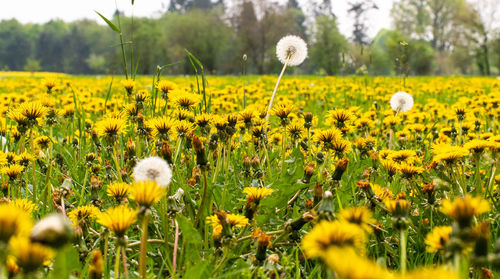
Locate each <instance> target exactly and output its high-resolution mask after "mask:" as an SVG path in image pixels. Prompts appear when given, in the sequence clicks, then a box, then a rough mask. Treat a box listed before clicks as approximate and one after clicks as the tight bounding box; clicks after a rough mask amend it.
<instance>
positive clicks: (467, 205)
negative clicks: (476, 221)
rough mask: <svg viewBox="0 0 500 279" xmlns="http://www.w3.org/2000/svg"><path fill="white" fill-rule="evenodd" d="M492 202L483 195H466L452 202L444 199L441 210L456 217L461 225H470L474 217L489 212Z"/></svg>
mask: <svg viewBox="0 0 500 279" xmlns="http://www.w3.org/2000/svg"><path fill="white" fill-rule="evenodd" d="M489 210H490V204H489V203H488V201H486V200H484V199H483V198H481V197H472V196H471V195H466V196H465V197H461V198H456V199H455V200H453V202H451V201H450V200H444V201H443V203H442V204H441V211H442V212H443V213H444V214H446V215H448V216H450V217H451V218H453V219H455V220H456V221H457V222H458V224H459V225H460V226H461V227H465V226H468V225H470V221H471V220H472V217H474V216H477V215H480V214H482V213H485V212H488V211H489Z"/></svg>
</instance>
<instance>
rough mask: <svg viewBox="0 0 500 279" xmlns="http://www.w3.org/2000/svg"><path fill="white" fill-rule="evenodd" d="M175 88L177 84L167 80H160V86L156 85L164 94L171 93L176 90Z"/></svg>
mask: <svg viewBox="0 0 500 279" xmlns="http://www.w3.org/2000/svg"><path fill="white" fill-rule="evenodd" d="M175 87H176V85H175V83H173V82H170V81H166V80H160V81H159V82H158V84H156V88H158V89H160V90H161V91H162V92H163V93H168V92H169V91H171V90H174V89H175Z"/></svg>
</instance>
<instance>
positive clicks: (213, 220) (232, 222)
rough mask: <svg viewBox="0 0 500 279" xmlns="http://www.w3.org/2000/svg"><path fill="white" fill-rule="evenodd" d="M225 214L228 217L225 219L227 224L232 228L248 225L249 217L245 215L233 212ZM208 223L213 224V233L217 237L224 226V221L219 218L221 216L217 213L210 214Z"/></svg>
mask: <svg viewBox="0 0 500 279" xmlns="http://www.w3.org/2000/svg"><path fill="white" fill-rule="evenodd" d="M219 215H222V214H219ZM223 215H224V216H225V217H226V220H225V221H226V222H227V224H228V225H229V226H230V227H231V228H233V227H238V228H241V227H244V226H246V225H248V219H247V217H245V216H243V215H238V214H231V213H229V214H223ZM207 223H208V224H210V225H211V226H212V228H213V232H212V235H213V236H214V237H217V236H219V235H220V234H221V232H222V229H223V227H222V222H221V220H220V219H219V217H218V216H217V214H215V215H212V216H208V217H207Z"/></svg>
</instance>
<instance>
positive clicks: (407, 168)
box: [399, 164, 424, 178]
mask: <svg viewBox="0 0 500 279" xmlns="http://www.w3.org/2000/svg"><path fill="white" fill-rule="evenodd" d="M399 171H400V172H401V174H402V175H403V177H405V178H412V177H413V176H415V175H418V174H422V173H423V172H424V168H422V167H419V166H415V165H410V164H402V165H401V166H399Z"/></svg>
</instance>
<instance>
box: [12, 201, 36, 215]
mask: <svg viewBox="0 0 500 279" xmlns="http://www.w3.org/2000/svg"><path fill="white" fill-rule="evenodd" d="M10 204H11V205H13V206H15V207H17V208H20V209H22V210H24V211H25V212H26V213H28V214H32V213H33V211H34V210H37V209H38V206H37V205H36V204H35V203H34V202H32V201H31V200H29V199H15V200H13V201H11V202H10Z"/></svg>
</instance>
